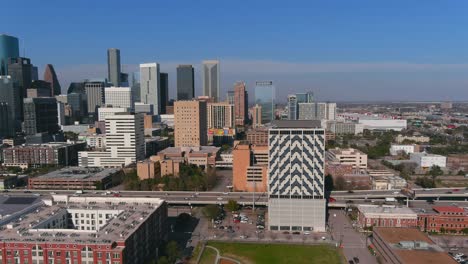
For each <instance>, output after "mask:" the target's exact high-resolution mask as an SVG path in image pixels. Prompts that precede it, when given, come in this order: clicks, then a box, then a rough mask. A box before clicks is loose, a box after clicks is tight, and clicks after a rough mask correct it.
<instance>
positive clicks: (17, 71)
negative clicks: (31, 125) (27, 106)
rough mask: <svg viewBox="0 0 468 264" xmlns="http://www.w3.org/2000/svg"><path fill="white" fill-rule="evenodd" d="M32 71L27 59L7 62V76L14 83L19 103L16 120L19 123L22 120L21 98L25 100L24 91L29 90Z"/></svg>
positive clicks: (11, 59) (12, 59)
mask: <svg viewBox="0 0 468 264" xmlns="http://www.w3.org/2000/svg"><path fill="white" fill-rule="evenodd" d="M32 69H33V65H32V64H31V60H30V59H28V58H22V57H17V58H10V59H9V60H8V75H10V76H11V79H12V80H13V81H14V82H15V83H16V88H15V89H18V96H19V98H18V101H19V102H20V103H19V108H18V111H19V112H18V115H17V118H19V120H20V121H22V120H23V98H26V90H27V89H29V88H31V84H32V72H33V70H32Z"/></svg>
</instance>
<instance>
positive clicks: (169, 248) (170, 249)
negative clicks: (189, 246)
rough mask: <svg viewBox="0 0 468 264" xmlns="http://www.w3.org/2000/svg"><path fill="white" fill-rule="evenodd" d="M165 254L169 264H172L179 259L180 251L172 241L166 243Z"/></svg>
mask: <svg viewBox="0 0 468 264" xmlns="http://www.w3.org/2000/svg"><path fill="white" fill-rule="evenodd" d="M166 254H167V259H168V260H169V262H170V263H174V262H175V261H176V260H177V259H178V258H179V257H180V249H179V245H178V244H177V242H175V241H173V240H172V241H169V243H167V245H166Z"/></svg>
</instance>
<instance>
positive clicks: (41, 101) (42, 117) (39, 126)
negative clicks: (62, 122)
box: [24, 97, 59, 135]
mask: <svg viewBox="0 0 468 264" xmlns="http://www.w3.org/2000/svg"><path fill="white" fill-rule="evenodd" d="M58 131H59V126H58V114H57V100H56V99H55V98H53V97H42V98H25V99H24V132H25V133H26V135H34V134H36V133H42V132H47V133H50V134H54V133H57V132H58Z"/></svg>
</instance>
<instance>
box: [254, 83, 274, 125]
mask: <svg viewBox="0 0 468 264" xmlns="http://www.w3.org/2000/svg"><path fill="white" fill-rule="evenodd" d="M275 97H276V90H275V86H273V82H272V81H257V82H255V104H257V105H260V106H261V107H262V124H266V123H270V122H271V121H273V120H275Z"/></svg>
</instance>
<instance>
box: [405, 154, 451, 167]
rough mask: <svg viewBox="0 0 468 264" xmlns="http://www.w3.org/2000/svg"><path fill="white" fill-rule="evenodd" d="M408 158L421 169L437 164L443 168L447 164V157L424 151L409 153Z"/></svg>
mask: <svg viewBox="0 0 468 264" xmlns="http://www.w3.org/2000/svg"><path fill="white" fill-rule="evenodd" d="M410 160H411V161H413V162H415V163H416V164H418V166H419V167H421V168H423V169H425V168H428V169H430V168H431V167H432V166H439V167H441V168H445V167H446V166H447V157H445V156H442V155H435V154H428V153H426V152H421V153H411V155H410Z"/></svg>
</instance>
